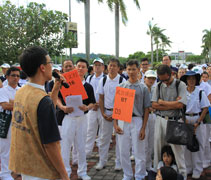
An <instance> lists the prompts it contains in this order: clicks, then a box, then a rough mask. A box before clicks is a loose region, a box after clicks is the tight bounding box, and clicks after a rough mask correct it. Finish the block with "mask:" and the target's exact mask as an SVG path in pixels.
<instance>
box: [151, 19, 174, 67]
mask: <svg viewBox="0 0 211 180" xmlns="http://www.w3.org/2000/svg"><path fill="white" fill-rule="evenodd" d="M148 26H149V29H148V30H147V34H148V35H149V36H150V41H151V58H150V59H151V63H152V64H153V62H154V53H152V52H154V51H153V45H154V44H155V45H156V60H157V61H158V60H159V46H160V48H161V49H162V52H163V54H165V51H166V50H165V48H166V47H167V46H169V47H171V45H170V44H171V43H172V42H171V41H170V40H169V37H167V36H166V35H165V34H164V33H163V32H164V31H165V29H161V28H160V27H158V26H157V24H155V25H152V23H151V21H149V24H148Z"/></svg>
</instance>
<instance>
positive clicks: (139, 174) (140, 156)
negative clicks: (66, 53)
mask: <svg viewBox="0 0 211 180" xmlns="http://www.w3.org/2000/svg"><path fill="white" fill-rule="evenodd" d="M119 123H120V121H119ZM141 127H142V118H140V117H133V118H132V122H131V123H124V125H123V134H122V135H118V138H119V144H120V159H121V166H122V169H123V172H124V179H132V178H133V170H132V166H131V161H130V143H131V140H132V147H133V149H134V156H135V178H136V180H142V179H144V177H145V176H146V175H147V173H146V156H145V140H142V141H141V140H140V139H139V135H140V130H141Z"/></svg>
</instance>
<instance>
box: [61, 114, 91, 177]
mask: <svg viewBox="0 0 211 180" xmlns="http://www.w3.org/2000/svg"><path fill="white" fill-rule="evenodd" d="M85 117H86V116H85V115H84V116H81V117H70V116H68V115H65V117H64V119H63V123H62V133H61V137H62V141H61V153H62V158H63V161H64V165H65V168H66V171H67V173H68V176H70V174H71V172H72V170H71V167H70V151H71V147H72V145H73V142H74V141H75V146H76V150H77V157H78V158H77V159H78V170H77V173H78V175H79V176H84V175H86V174H87V164H86V152H85V138H84V133H86V118H85Z"/></svg>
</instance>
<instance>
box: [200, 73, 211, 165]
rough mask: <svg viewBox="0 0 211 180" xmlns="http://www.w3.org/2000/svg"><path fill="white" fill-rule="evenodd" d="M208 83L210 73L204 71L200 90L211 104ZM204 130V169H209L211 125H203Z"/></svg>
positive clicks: (210, 162) (210, 160) (210, 161)
mask: <svg viewBox="0 0 211 180" xmlns="http://www.w3.org/2000/svg"><path fill="white" fill-rule="evenodd" d="M207 81H208V73H207V72H206V71H204V72H203V73H202V74H201V83H200V86H199V88H200V89H202V90H204V92H205V94H206V96H207V97H208V99H209V102H211V87H210V85H209V83H208V82H207ZM201 126H203V128H204V130H203V139H204V140H203V142H204V143H203V146H204V148H203V150H204V152H203V168H208V167H209V166H210V165H211V149H210V142H209V138H210V129H211V125H210V124H202V125H201Z"/></svg>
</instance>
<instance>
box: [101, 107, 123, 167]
mask: <svg viewBox="0 0 211 180" xmlns="http://www.w3.org/2000/svg"><path fill="white" fill-rule="evenodd" d="M105 113H106V114H107V115H111V114H112V111H105ZM112 133H113V121H112V122H110V121H107V120H105V119H104V118H103V120H102V131H101V138H100V145H99V156H100V162H99V163H100V164H102V165H105V164H106V162H107V160H108V151H109V146H110V140H111V137H112ZM116 163H120V155H119V146H118V137H117V136H116Z"/></svg>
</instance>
